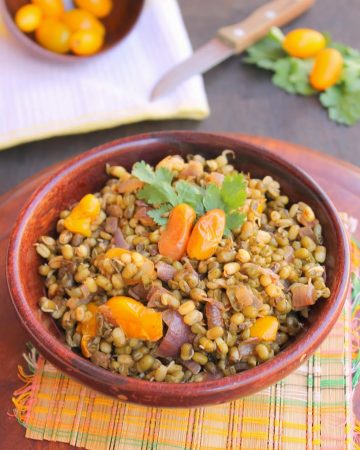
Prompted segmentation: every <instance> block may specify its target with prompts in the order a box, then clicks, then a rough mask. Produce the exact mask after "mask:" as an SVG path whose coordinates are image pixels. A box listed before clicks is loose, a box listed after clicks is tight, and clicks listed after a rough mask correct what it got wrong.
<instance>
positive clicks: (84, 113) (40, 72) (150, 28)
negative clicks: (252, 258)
mask: <svg viewBox="0 0 360 450" xmlns="http://www.w3.org/2000/svg"><path fill="white" fill-rule="evenodd" d="M191 51H192V50H191V44H190V41H189V38H188V35H187V32H186V29H185V26H184V23H183V20H182V16H181V12H180V10H179V7H178V4H177V2H176V0H147V1H146V2H145V7H144V10H143V12H142V14H141V17H140V19H139V21H138V23H137V24H136V26H135V28H134V29H133V30H132V32H131V33H130V35H129V36H128V37H127V38H126V39H125V40H124V41H123V42H122V43H120V44H119V45H117V46H116V47H115V48H113V49H112V50H109V51H108V52H106V53H104V54H103V55H101V54H100V55H98V56H96V57H94V58H90V59H87V60H84V61H80V62H76V63H72V64H64V63H60V64H59V63H53V62H49V61H47V60H43V59H39V58H37V57H34V56H33V55H32V54H30V53H29V52H28V51H27V50H26V49H25V47H23V45H22V44H20V43H18V41H17V40H15V38H14V37H13V36H12V35H10V34H9V32H7V30H6V28H5V26H4V24H3V23H2V22H1V17H0V60H1V70H0V149H4V148H6V147H10V146H13V145H16V144H19V143H22V142H26V141H31V140H37V139H42V138H46V137H50V136H55V135H62V134H71V133H82V132H86V131H90V130H96V129H101V128H110V127H114V126H116V125H120V124H125V123H131V122H137V121H141V120H148V119H170V118H187V119H202V118H204V117H206V116H207V115H208V113H209V108H208V103H207V99H206V94H205V90H204V86H203V82H202V79H201V77H199V76H197V77H193V78H192V79H190V80H189V81H187V82H186V83H184V84H183V85H181V86H179V88H177V89H176V90H175V91H174V92H172V93H171V94H169V95H167V96H166V97H164V98H162V99H159V100H157V101H155V102H150V100H149V95H150V92H151V90H152V88H153V86H154V84H155V83H156V81H157V80H158V79H159V78H160V77H161V76H162V75H163V74H164V73H165V72H166V71H167V70H168V69H170V68H171V67H173V66H174V65H176V64H177V63H178V62H179V61H181V60H182V59H184V58H186V57H188V56H189V55H190V54H191Z"/></svg>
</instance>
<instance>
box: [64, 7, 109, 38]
mask: <svg viewBox="0 0 360 450" xmlns="http://www.w3.org/2000/svg"><path fill="white" fill-rule="evenodd" d="M62 21H63V22H64V23H65V25H67V26H68V27H69V28H70V30H71V31H72V32H75V31H79V30H94V31H97V32H98V33H99V34H101V35H102V36H104V35H105V27H104V25H103V24H102V23H101V22H100V20H98V19H97V18H96V17H95V16H94V15H93V14H91V13H90V12H89V11H85V10H83V9H70V10H69V11H65V14H64V15H63V17H62Z"/></svg>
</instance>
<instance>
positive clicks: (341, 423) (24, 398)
mask: <svg viewBox="0 0 360 450" xmlns="http://www.w3.org/2000/svg"><path fill="white" fill-rule="evenodd" d="M358 256H359V253H358V248H357V247H356V246H355V245H353V265H354V270H355V271H356V272H357V274H358V268H359V266H360V261H359V257H358ZM359 303H360V279H359V278H358V275H354V276H353V291H352V296H351V295H350V293H349V296H348V298H347V301H346V305H345V308H344V311H343V313H342V315H341V317H340V318H339V320H338V322H337V323H336V325H335V327H334V328H333V330H332V332H331V334H330V335H329V337H328V338H327V339H326V340H325V341H324V343H323V344H322V345H321V347H320V348H319V349H318V350H317V351H316V353H315V354H314V355H313V356H312V357H311V358H310V359H309V360H308V362H307V363H306V364H304V365H303V366H301V367H300V368H299V369H298V370H297V371H295V372H294V373H293V374H291V375H290V376H288V377H287V378H285V379H284V380H282V381H280V382H279V383H277V384H276V385H274V386H271V387H269V388H268V389H266V390H264V391H262V392H260V393H258V394H256V395H253V396H250V397H247V398H244V399H240V400H236V401H233V402H231V403H227V404H224V405H216V406H214V407H205V408H196V409H166V408H148V407H144V406H137V405H132V404H126V403H123V402H120V401H117V400H114V399H112V398H110V397H106V396H103V395H101V394H99V393H97V392H95V391H93V390H91V389H88V388H86V387H85V386H82V385H81V384H79V383H77V382H75V381H74V380H72V379H70V378H68V377H67V376H65V375H63V374H62V373H61V372H60V371H58V370H57V369H55V368H54V367H53V366H52V365H51V364H50V363H48V362H47V361H45V360H44V359H43V358H42V357H39V358H36V355H35V350H34V349H32V350H31V352H30V355H29V356H27V357H26V359H27V361H28V363H29V367H30V369H33V372H34V373H33V374H30V375H26V374H25V373H24V372H23V370H22V369H21V368H20V377H21V378H22V380H23V381H24V383H25V385H24V386H23V387H22V388H21V389H19V390H18V391H17V392H15V395H14V399H13V401H14V404H15V407H16V409H15V411H16V415H17V418H18V420H19V422H20V423H22V424H23V425H24V426H25V427H26V437H28V438H32V439H37V440H48V441H58V442H66V443H69V444H71V445H73V446H76V447H84V448H86V449H91V450H105V449H126V450H130V449H139V448H141V449H159V450H160V449H198V450H203V449H204V450H205V449H209V450H210V449H242V450H248V449H256V450H265V449H272V450H290V449H291V450H298V449H299V450H304V449H308V450H311V449H313V450H317V449H321V450H324V449H326V450H330V449H336V450H345V449H346V450H350V449H352V448H353V446H354V442H353V441H354V430H355V425H354V417H353V412H352V378H353V379H354V381H356V379H357V374H356V373H355V374H354V377H352V359H353V361H354V369H355V371H357V370H358V365H359V354H358V353H357V352H356V354H355V352H354V351H352V346H351V337H352V334H351V320H352V317H353V318H354V317H355V314H356V311H358V310H359V306H358V304H359ZM356 320H357V319H356ZM355 337H356V336H355ZM355 446H356V447H357V448H359V447H358V446H357V445H356V444H355Z"/></svg>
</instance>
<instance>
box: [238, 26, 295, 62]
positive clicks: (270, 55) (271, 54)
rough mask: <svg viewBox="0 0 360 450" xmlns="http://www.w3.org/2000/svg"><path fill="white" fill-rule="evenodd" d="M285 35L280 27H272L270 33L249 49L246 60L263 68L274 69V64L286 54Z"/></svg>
mask: <svg viewBox="0 0 360 450" xmlns="http://www.w3.org/2000/svg"><path fill="white" fill-rule="evenodd" d="M283 39H284V35H283V33H282V31H281V30H280V29H279V28H276V27H274V28H272V29H271V30H270V32H269V34H268V35H267V36H266V37H265V38H264V39H262V40H261V41H259V42H257V43H256V44H254V45H252V46H251V47H249V48H248V49H247V56H246V57H245V58H244V61H245V62H246V63H248V64H255V65H256V66H258V67H261V68H262V69H267V70H274V64H275V63H276V61H278V60H279V59H281V58H284V57H285V56H286V53H285V52H284V50H283V49H282V41H283Z"/></svg>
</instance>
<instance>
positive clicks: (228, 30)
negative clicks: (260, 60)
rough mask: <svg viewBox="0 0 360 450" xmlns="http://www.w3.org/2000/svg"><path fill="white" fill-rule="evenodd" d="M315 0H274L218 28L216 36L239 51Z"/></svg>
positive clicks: (304, 9)
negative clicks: (247, 15) (242, 18)
mask: <svg viewBox="0 0 360 450" xmlns="http://www.w3.org/2000/svg"><path fill="white" fill-rule="evenodd" d="M314 3H315V0H274V1H272V2H268V3H266V4H265V5H264V6H261V7H260V8H258V9H257V10H255V11H254V12H253V13H252V14H251V15H250V16H249V17H247V18H246V19H245V20H243V21H242V22H239V23H236V24H235V25H230V26H227V27H223V28H220V29H219V30H218V32H217V36H218V37H219V38H220V39H221V40H222V41H224V42H225V43H226V44H227V45H229V46H231V47H232V48H233V49H234V53H241V52H242V51H243V50H245V49H246V48H248V47H250V46H251V45H252V44H254V43H255V42H257V41H258V40H259V39H261V38H263V37H265V36H266V35H267V33H268V32H269V30H270V28H271V27H274V26H278V27H281V26H282V25H285V24H287V23H288V22H290V21H291V20H293V19H295V18H296V17H298V16H300V15H301V14H303V13H304V12H305V11H307V10H308V9H309V8H310V7H311V6H312V5H313V4H314Z"/></svg>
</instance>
